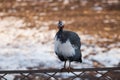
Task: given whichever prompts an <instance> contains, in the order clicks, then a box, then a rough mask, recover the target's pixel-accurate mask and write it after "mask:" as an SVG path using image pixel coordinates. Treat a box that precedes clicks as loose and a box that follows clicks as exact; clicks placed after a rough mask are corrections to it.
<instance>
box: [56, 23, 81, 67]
mask: <svg viewBox="0 0 120 80" xmlns="http://www.w3.org/2000/svg"><path fill="white" fill-rule="evenodd" d="M58 28H59V30H58V32H57V33H56V35H55V46H54V49H55V53H56V55H57V56H58V58H59V59H60V60H61V61H64V62H65V63H64V68H65V66H66V61H69V69H70V63H71V62H72V61H76V62H82V59H81V57H82V55H81V50H80V47H81V43H80V38H79V36H78V34H77V33H75V32H72V31H65V30H63V28H64V25H63V23H62V22H61V21H59V23H58Z"/></svg>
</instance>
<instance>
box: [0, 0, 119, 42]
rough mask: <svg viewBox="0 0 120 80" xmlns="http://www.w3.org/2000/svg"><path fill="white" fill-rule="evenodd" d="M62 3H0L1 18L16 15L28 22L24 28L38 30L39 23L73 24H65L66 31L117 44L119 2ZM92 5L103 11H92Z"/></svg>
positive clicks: (23, 0) (13, 0)
mask: <svg viewBox="0 0 120 80" xmlns="http://www.w3.org/2000/svg"><path fill="white" fill-rule="evenodd" d="M63 1H64V0H62V1H56V0H53V1H44V0H43V1H41V0H28V1H27V0H0V12H4V13H5V14H3V15H0V18H4V17H8V16H16V17H19V18H22V19H25V21H26V22H27V23H31V24H28V25H26V27H30V28H33V27H37V28H39V26H40V25H41V24H39V22H41V21H46V22H47V21H58V20H64V21H67V22H69V21H72V23H70V24H66V25H65V26H66V28H67V29H71V30H78V31H81V32H82V33H83V34H93V35H98V36H99V37H104V38H109V39H113V42H116V41H117V42H118V41H120V35H119V34H120V1H119V2H117V3H113V4H112V5H109V4H108V2H102V0H91V1H89V2H87V4H86V5H85V6H84V5H81V4H82V2H81V1H79V0H74V1H72V0H71V2H70V3H69V4H63ZM108 1H109V0H108ZM113 1H117V0H113ZM94 5H98V6H101V7H102V8H103V10H94V9H93V7H94ZM74 6H75V7H74ZM71 7H72V8H74V10H72V9H71ZM57 9H58V10H57ZM53 28H56V25H55V24H50V29H53Z"/></svg>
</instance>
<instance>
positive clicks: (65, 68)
mask: <svg viewBox="0 0 120 80" xmlns="http://www.w3.org/2000/svg"><path fill="white" fill-rule="evenodd" d="M64 68H65V69H66V61H65V62H64Z"/></svg>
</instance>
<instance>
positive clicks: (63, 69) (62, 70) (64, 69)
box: [61, 61, 67, 72]
mask: <svg viewBox="0 0 120 80" xmlns="http://www.w3.org/2000/svg"><path fill="white" fill-rule="evenodd" d="M66 70H67V69H66V61H65V62H64V67H63V68H62V69H61V72H64V71H66Z"/></svg>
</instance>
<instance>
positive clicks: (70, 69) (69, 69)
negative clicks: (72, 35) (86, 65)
mask: <svg viewBox="0 0 120 80" xmlns="http://www.w3.org/2000/svg"><path fill="white" fill-rule="evenodd" d="M67 70H68V72H71V71H72V70H73V68H72V67H71V61H69V67H68V69H67Z"/></svg>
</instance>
